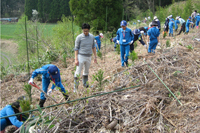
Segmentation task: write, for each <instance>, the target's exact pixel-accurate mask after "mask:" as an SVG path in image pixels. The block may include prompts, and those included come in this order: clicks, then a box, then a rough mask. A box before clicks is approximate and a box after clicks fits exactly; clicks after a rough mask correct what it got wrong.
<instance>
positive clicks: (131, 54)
mask: <svg viewBox="0 0 200 133" xmlns="http://www.w3.org/2000/svg"><path fill="white" fill-rule="evenodd" d="M129 58H130V59H131V60H132V61H133V62H134V61H135V60H136V59H138V56H137V53H136V52H135V51H132V53H130V55H129Z"/></svg>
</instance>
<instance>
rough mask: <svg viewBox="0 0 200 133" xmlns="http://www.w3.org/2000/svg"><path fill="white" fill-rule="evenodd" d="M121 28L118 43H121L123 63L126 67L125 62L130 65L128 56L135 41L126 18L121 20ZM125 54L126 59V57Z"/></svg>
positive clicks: (118, 32) (118, 31)
mask: <svg viewBox="0 0 200 133" xmlns="http://www.w3.org/2000/svg"><path fill="white" fill-rule="evenodd" d="M120 26H121V28H119V29H118V30H117V43H118V44H120V52H121V65H122V67H124V63H125V64H126V66H127V67H128V56H129V51H130V45H131V44H132V43H133V40H134V36H133V33H132V31H131V29H129V28H127V27H126V26H127V23H126V21H125V20H122V21H121V24H120ZM124 56H125V59H124Z"/></svg>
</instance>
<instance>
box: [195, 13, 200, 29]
mask: <svg viewBox="0 0 200 133" xmlns="http://www.w3.org/2000/svg"><path fill="white" fill-rule="evenodd" d="M195 20H196V28H197V29H198V28H199V22H200V16H199V13H197V16H196V17H195Z"/></svg>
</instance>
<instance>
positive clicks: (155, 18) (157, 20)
mask: <svg viewBox="0 0 200 133" xmlns="http://www.w3.org/2000/svg"><path fill="white" fill-rule="evenodd" d="M154 21H156V22H157V24H158V29H159V31H160V21H159V19H158V18H157V16H154Z"/></svg>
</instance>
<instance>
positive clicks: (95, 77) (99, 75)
mask: <svg viewBox="0 0 200 133" xmlns="http://www.w3.org/2000/svg"><path fill="white" fill-rule="evenodd" d="M103 73H104V71H102V70H101V69H100V70H99V71H98V72H97V73H96V74H95V75H92V77H93V80H95V81H97V82H98V83H97V86H98V87H99V91H101V90H102V85H103V83H104V82H103V79H104V76H103Z"/></svg>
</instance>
